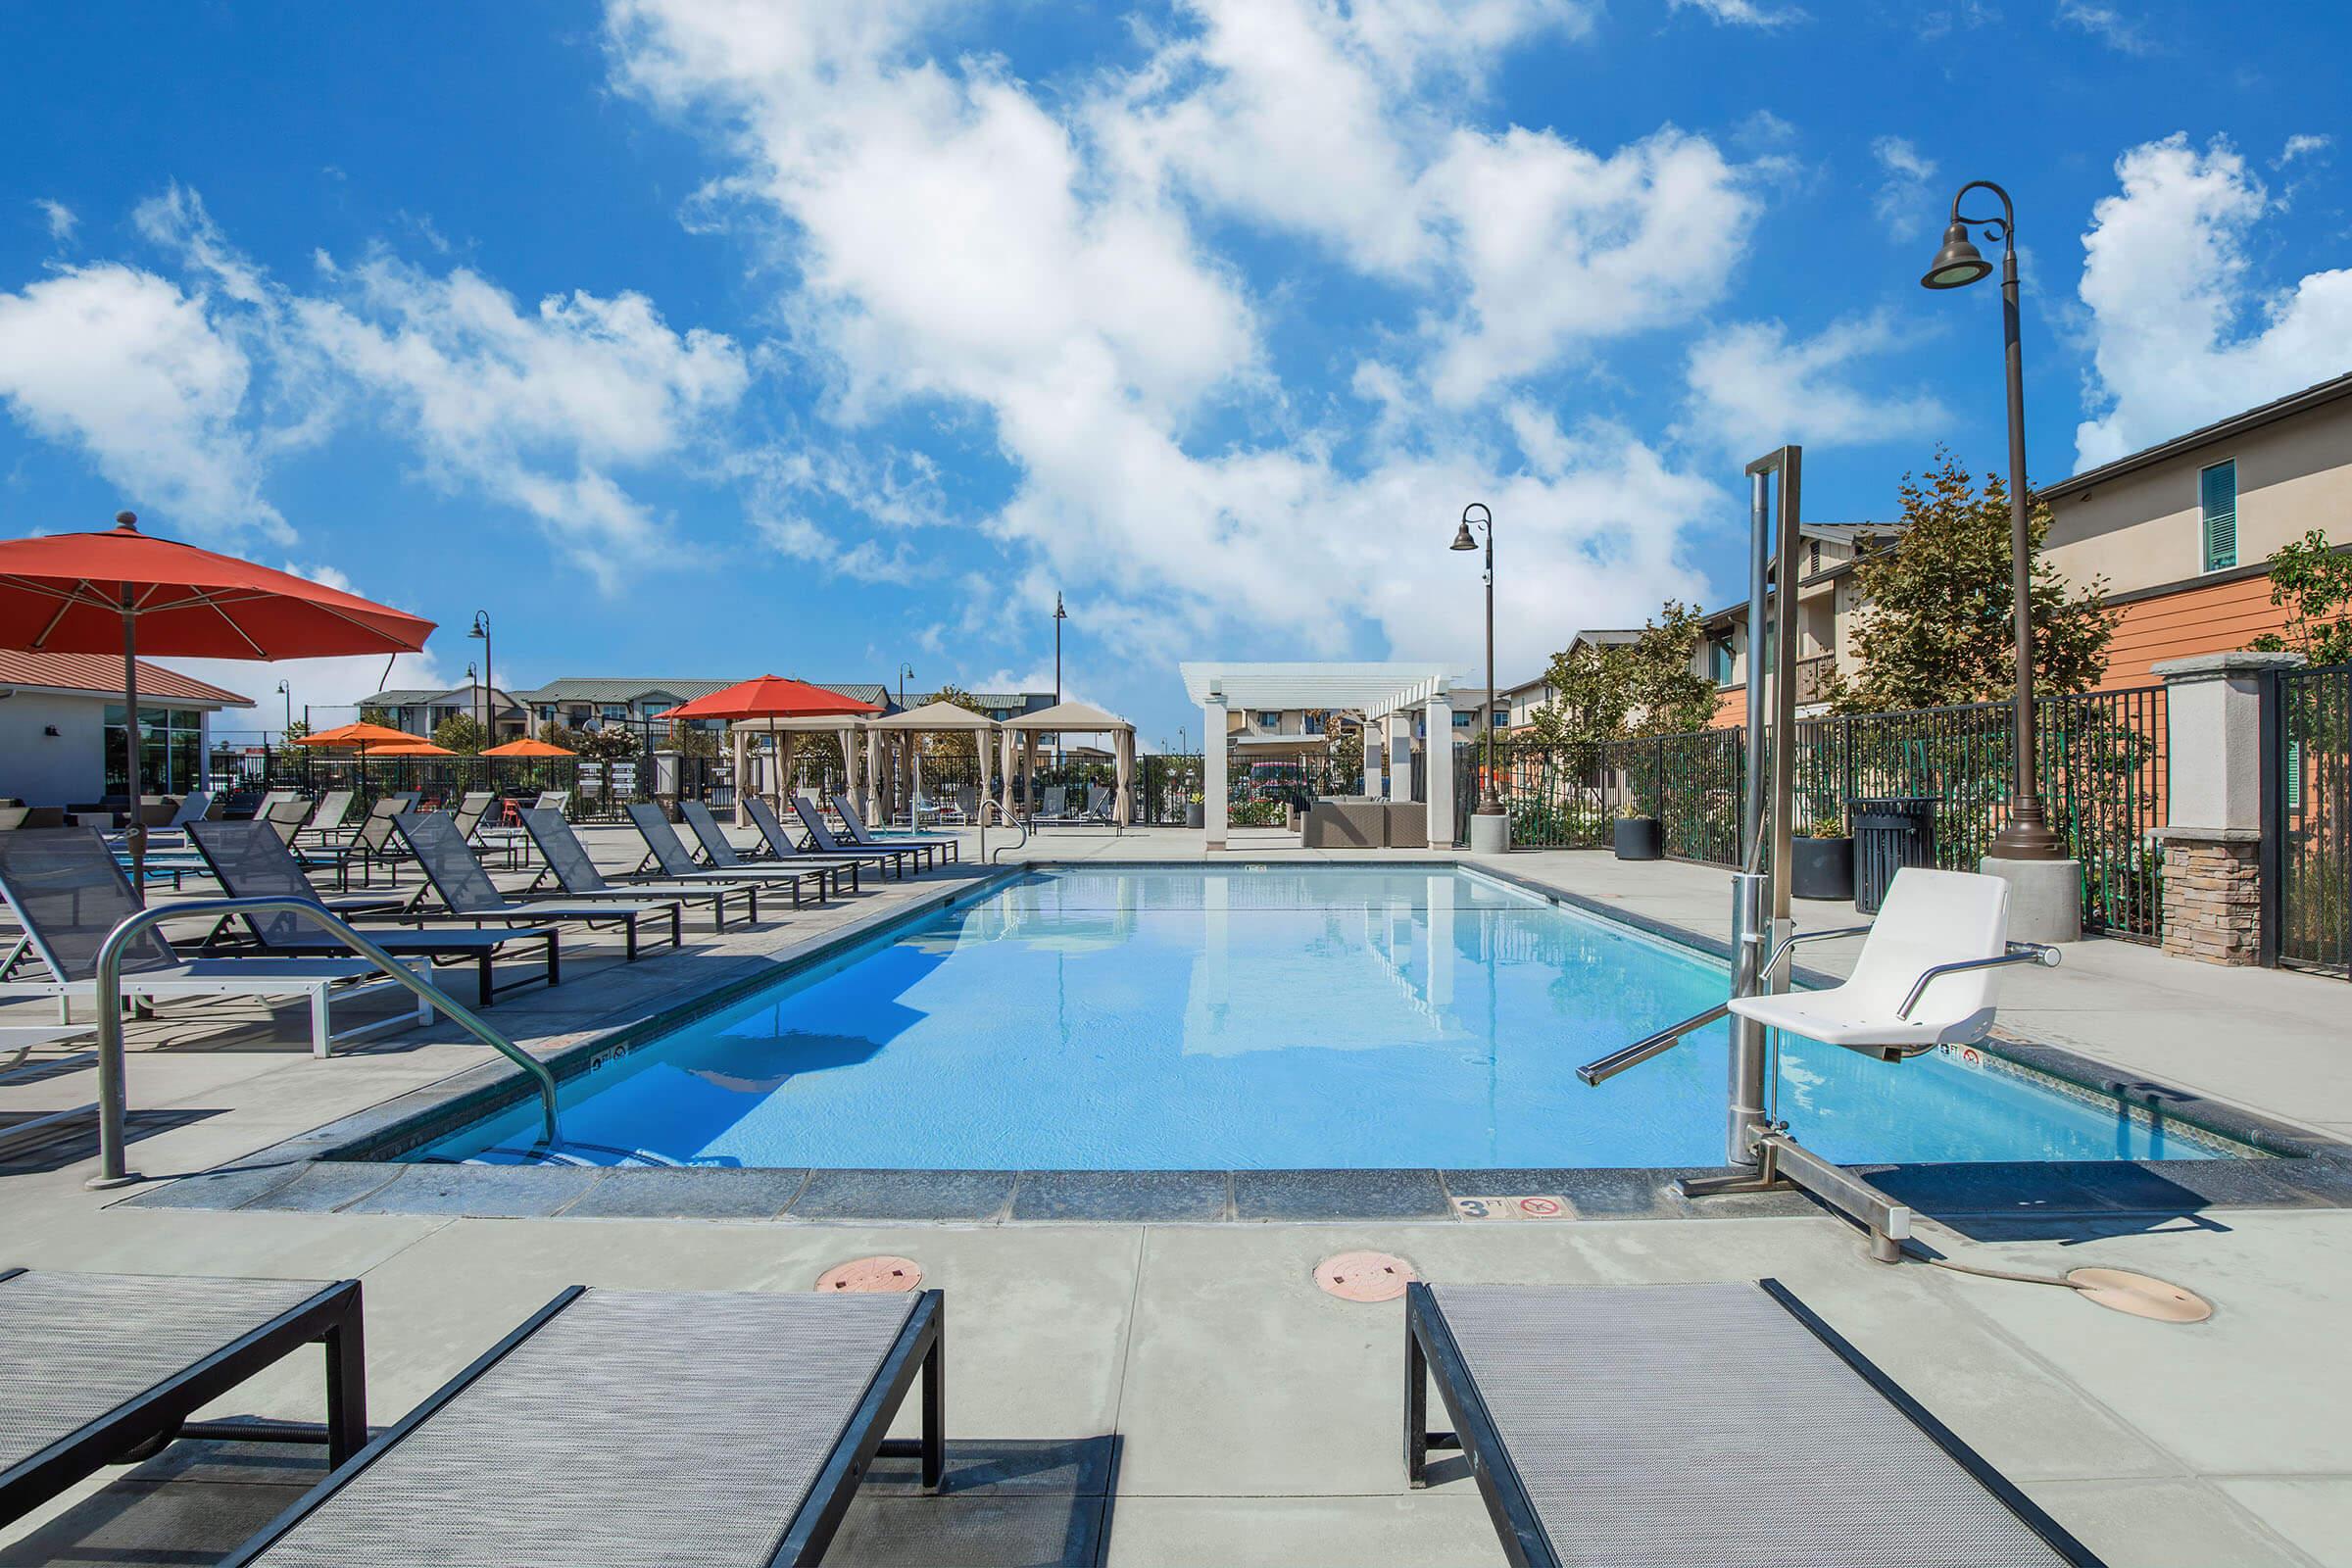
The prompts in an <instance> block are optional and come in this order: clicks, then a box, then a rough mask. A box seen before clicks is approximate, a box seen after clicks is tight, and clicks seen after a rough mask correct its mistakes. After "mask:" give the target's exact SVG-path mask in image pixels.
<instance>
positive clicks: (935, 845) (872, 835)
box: [833, 795, 963, 860]
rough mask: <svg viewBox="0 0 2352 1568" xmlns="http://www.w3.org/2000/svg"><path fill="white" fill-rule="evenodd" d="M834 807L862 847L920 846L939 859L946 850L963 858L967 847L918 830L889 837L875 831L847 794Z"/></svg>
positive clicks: (835, 797) (949, 856) (851, 838)
mask: <svg viewBox="0 0 2352 1568" xmlns="http://www.w3.org/2000/svg"><path fill="white" fill-rule="evenodd" d="M833 809H834V811H835V813H836V814H838V815H839V816H840V817H841V825H842V826H843V827H846V828H848V829H849V830H850V841H851V842H852V843H853V844H856V845H857V846H858V848H860V849H867V850H895V849H899V848H902V847H911V846H916V845H919V846H921V847H923V848H925V849H928V850H929V851H930V852H931V858H933V859H935V860H936V859H937V858H939V856H940V854H941V852H943V851H944V852H946V854H947V858H949V859H951V860H956V859H961V858H963V847H962V846H961V845H959V844H957V843H956V841H955V840H954V839H952V838H947V837H944V836H939V835H933V834H915V833H893V834H890V835H889V836H888V837H885V836H883V835H881V834H878V833H876V832H874V831H873V830H872V829H871V828H869V827H867V826H866V825H865V819H864V818H863V817H861V816H859V815H858V806H857V803H856V802H854V801H852V800H851V799H850V798H849V797H848V796H847V795H836V796H834V797H833Z"/></svg>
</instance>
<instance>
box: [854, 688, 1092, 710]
mask: <svg viewBox="0 0 2352 1568" xmlns="http://www.w3.org/2000/svg"><path fill="white" fill-rule="evenodd" d="M835 689H836V690H839V691H847V690H848V689H849V688H847V687H837V688H835ZM878 689H879V688H877V690H878ZM963 695H964V697H965V698H966V699H967V700H969V701H971V702H973V703H976V704H978V705H979V706H980V707H982V708H1009V709H1012V710H1013V711H1016V712H1017V711H1020V710H1022V709H1025V708H1027V707H1028V706H1029V705H1030V704H1031V703H1036V704H1038V705H1039V706H1041V707H1043V706H1046V705H1049V704H1051V703H1052V702H1053V701H1054V694H1053V693H1052V692H965V693H964V694H963ZM938 701H939V693H937V692H923V693H921V694H920V695H916V694H912V693H909V694H908V696H907V707H908V708H924V707H928V706H929V705H930V704H932V703H936V702H938Z"/></svg>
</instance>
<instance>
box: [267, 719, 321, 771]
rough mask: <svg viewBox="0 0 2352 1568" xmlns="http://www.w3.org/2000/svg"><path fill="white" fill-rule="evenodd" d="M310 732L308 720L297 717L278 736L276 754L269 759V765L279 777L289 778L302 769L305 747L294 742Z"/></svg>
mask: <svg viewBox="0 0 2352 1568" xmlns="http://www.w3.org/2000/svg"><path fill="white" fill-rule="evenodd" d="M310 732H311V725H310V721H309V720H308V719H301V718H298V719H296V720H294V722H293V723H291V724H288V725H287V726H286V727H285V730H284V732H283V733H281V734H280V735H279V736H278V738H277V755H276V756H275V757H273V758H272V759H270V768H271V769H272V771H274V772H275V774H276V775H277V776H278V777H279V778H289V777H291V776H293V775H294V774H296V773H299V772H301V771H302V759H303V753H304V752H305V751H306V750H307V748H305V747H301V746H297V745H295V744H294V743H295V742H296V741H299V740H301V739H302V738H303V737H304V736H305V735H308V734H309V733H310Z"/></svg>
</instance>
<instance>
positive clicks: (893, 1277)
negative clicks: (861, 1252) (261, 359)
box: [816, 1257, 923, 1291]
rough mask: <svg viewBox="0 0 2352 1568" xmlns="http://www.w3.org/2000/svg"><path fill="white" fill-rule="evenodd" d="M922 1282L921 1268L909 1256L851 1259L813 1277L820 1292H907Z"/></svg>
mask: <svg viewBox="0 0 2352 1568" xmlns="http://www.w3.org/2000/svg"><path fill="white" fill-rule="evenodd" d="M922 1283H923V1270H922V1266H921V1265H920V1264H918V1263H916V1262H915V1260H914V1259H913V1258H911V1257H857V1258H852V1259H851V1260H850V1261H849V1262H847V1263H836V1264H834V1265H833V1266H832V1267H831V1268H829V1269H827V1270H825V1271H824V1272H823V1273H822V1274H819V1275H818V1276H817V1277H816V1288H817V1289H818V1290H820V1291H911V1290H913V1289H914V1288H915V1287H916V1286H918V1285H920V1284H922Z"/></svg>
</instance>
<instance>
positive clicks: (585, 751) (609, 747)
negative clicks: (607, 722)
mask: <svg viewBox="0 0 2352 1568" xmlns="http://www.w3.org/2000/svg"><path fill="white" fill-rule="evenodd" d="M570 746H571V749H572V750H573V751H575V752H577V753H579V754H580V756H582V757H583V758H586V759H587V760H590V761H592V762H626V761H630V760H634V759H635V758H636V757H637V756H638V755H639V754H640V753H641V752H642V751H643V750H644V747H643V746H641V745H640V744H639V742H638V740H637V734H636V732H635V731H634V730H626V729H590V730H581V731H579V732H577V733H576V734H574V735H573V736H572V738H571V742H570Z"/></svg>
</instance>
